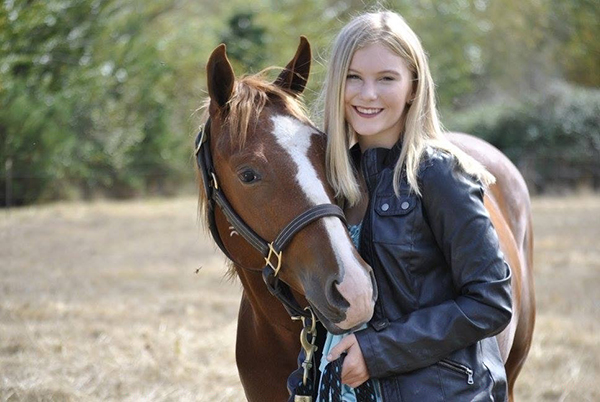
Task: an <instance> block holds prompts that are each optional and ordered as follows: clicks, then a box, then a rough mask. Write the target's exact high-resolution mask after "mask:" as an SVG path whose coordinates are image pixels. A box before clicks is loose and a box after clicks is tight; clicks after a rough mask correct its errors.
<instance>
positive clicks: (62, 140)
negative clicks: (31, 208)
mask: <svg viewBox="0 0 600 402" xmlns="http://www.w3.org/2000/svg"><path fill="white" fill-rule="evenodd" d="M138 9H139V4H137V5H136V4H135V3H134V4H130V5H127V6H125V5H124V4H121V3H120V2H118V1H114V0H105V1H95V0H94V1H92V0H77V1H76V0H71V1H60V2H57V1H51V2H36V3H33V4H31V5H27V6H25V5H24V4H23V3H19V4H18V5H12V4H10V3H8V2H5V4H4V6H3V8H2V9H1V10H2V17H0V24H2V25H0V42H2V44H3V45H2V50H1V54H0V60H2V64H1V65H0V74H1V79H0V82H2V83H4V84H3V86H2V87H1V88H0V102H1V106H2V107H1V109H0V110H1V111H0V132H2V134H3V136H2V137H3V139H2V144H1V148H0V155H1V158H2V160H7V161H11V163H12V171H13V172H14V174H13V175H14V176H15V178H16V179H18V180H16V181H15V183H14V185H13V187H14V188H13V195H14V197H15V202H16V203H28V202H31V201H34V200H37V199H40V198H51V199H52V198H60V197H64V196H66V195H68V193H70V192H72V191H73V190H76V191H77V192H80V193H82V195H84V196H88V195H92V194H95V193H104V192H107V191H110V192H111V193H112V194H113V195H119V194H121V195H128V194H131V193H132V192H135V191H136V190H141V189H143V188H147V187H148V186H151V185H154V182H156V181H159V182H160V181H161V180H166V178H167V176H168V175H169V174H171V175H173V176H176V175H175V173H177V167H176V164H174V162H173V160H169V156H174V155H169V154H170V153H171V154H173V152H174V150H175V149H176V145H177V144H176V143H175V142H174V139H173V138H172V137H171V135H170V134H171V133H170V130H169V129H168V127H169V123H168V121H169V117H170V110H169V109H170V107H169V105H168V104H167V103H166V99H167V97H168V96H169V95H168V93H166V92H165V89H168V83H167V82H165V81H168V80H169V78H170V75H169V74H170V72H169V70H168V68H167V67H166V66H164V65H163V64H161V63H160V62H159V61H157V59H158V50H157V48H156V46H155V45H153V44H152V43H148V42H147V41H146V40H145V39H144V37H143V36H142V35H140V33H141V31H143V30H144V27H145V25H146V24H147V22H148V21H149V20H151V19H152V18H155V17H156V15H157V13H160V9H159V8H157V7H154V8H153V7H146V8H144V10H143V11H144V12H142V13H140V12H138V11H139V10H138ZM171 78H172V77H171ZM161 84H162V85H165V86H164V87H162V86H161ZM179 169H180V170H181V168H179ZM140 172H143V174H144V175H145V176H144V175H140ZM3 173H6V172H3ZM5 176H6V175H5V174H3V175H2V179H0V180H2V181H0V185H1V186H2V189H4V188H5V185H6V183H5V182H4V177H5ZM2 198H4V197H2Z"/></svg>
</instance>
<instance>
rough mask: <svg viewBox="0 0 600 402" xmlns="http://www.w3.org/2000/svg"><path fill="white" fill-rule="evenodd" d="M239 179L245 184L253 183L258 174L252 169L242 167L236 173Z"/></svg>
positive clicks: (256, 179) (258, 178) (258, 177)
mask: <svg viewBox="0 0 600 402" xmlns="http://www.w3.org/2000/svg"><path fill="white" fill-rule="evenodd" d="M238 177H239V178H240V180H241V181H242V182H243V183H245V184H251V183H255V182H257V181H259V180H260V176H259V174H258V173H256V172H255V171H254V170H252V169H244V170H242V172H240V173H239V174H238Z"/></svg>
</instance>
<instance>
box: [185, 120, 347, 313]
mask: <svg viewBox="0 0 600 402" xmlns="http://www.w3.org/2000/svg"><path fill="white" fill-rule="evenodd" d="M195 144H196V161H197V163H198V168H199V169H200V172H201V174H202V181H203V183H204V191H205V193H206V199H207V200H208V226H209V229H210V232H211V234H212V237H213V239H214V241H215V243H217V245H218V246H219V248H220V249H221V251H223V253H224V254H225V255H226V256H227V258H229V259H230V260H231V261H234V259H233V257H232V256H231V254H230V253H229V252H228V251H227V249H226V248H225V245H224V244H223V240H222V239H221V236H220V235H219V232H218V230H217V225H216V222H215V204H216V205H218V206H219V208H221V211H222V212H223V214H224V215H225V217H226V218H227V220H228V221H229V223H230V224H231V225H232V226H233V228H234V229H235V230H236V231H237V232H238V233H239V234H240V235H242V237H243V238H244V239H246V241H247V242H248V243H250V245H252V247H254V248H255V249H256V250H258V251H259V252H260V253H261V254H262V255H263V257H264V258H265V264H266V265H265V267H264V268H263V270H262V276H263V280H264V281H265V284H266V285H267V288H268V289H269V292H270V293H271V294H272V295H273V296H275V297H277V298H278V299H279V300H280V301H281V303H283V306H284V307H285V309H286V310H287V312H288V313H289V315H290V316H291V317H292V318H295V319H298V318H299V317H306V318H311V312H310V311H309V310H305V309H302V307H300V305H299V304H298V302H297V301H296V299H295V298H294V296H293V294H292V291H291V290H290V288H289V286H288V285H287V284H285V283H284V282H282V281H281V280H280V279H279V278H278V277H277V274H278V273H279V270H280V269H281V264H282V260H283V249H284V248H285V247H286V246H287V244H288V243H289V242H290V241H291V240H292V238H293V237H294V235H296V233H298V232H299V231H300V230H302V229H303V228H304V227H305V226H307V225H308V224H309V223H311V222H314V221H316V220H318V219H320V218H323V217H326V216H337V217H338V218H340V219H341V220H342V221H343V222H344V223H345V222H346V217H345V216H344V212H343V211H342V209H341V208H340V207H338V206H337V205H334V204H321V205H317V206H314V207H312V208H310V209H308V210H307V211H305V212H303V213H301V214H300V215H298V216H297V217H296V218H294V219H293V220H292V221H291V222H290V223H288V224H287V226H286V227H285V228H283V230H281V232H280V233H279V235H278V236H277V237H276V238H275V240H273V241H272V242H268V241H266V240H264V239H263V238H262V237H260V236H259V235H258V234H257V233H256V232H255V231H254V230H252V228H250V227H249V226H248V225H247V224H246V223H245V222H244V221H243V219H242V218H241V217H240V216H239V215H238V214H237V213H236V212H235V210H234V209H233V208H232V207H231V204H229V201H227V198H226V197H225V194H223V191H222V190H221V189H220V188H219V183H218V180H217V176H216V173H215V169H214V165H213V162H212V157H211V153H210V118H209V119H208V120H207V121H206V124H205V125H204V128H202V129H200V132H199V133H198V135H197V136H196V142H195ZM273 259H275V261H273ZM234 262H235V261H234Z"/></svg>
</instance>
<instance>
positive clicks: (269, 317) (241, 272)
mask: <svg viewBox="0 0 600 402" xmlns="http://www.w3.org/2000/svg"><path fill="white" fill-rule="evenodd" d="M236 270H237V273H238V276H239V278H240V281H241V282H242V286H243V287H244V292H245V296H246V298H247V300H248V302H249V303H250V305H251V306H252V310H253V312H254V319H255V320H257V322H258V321H260V322H261V323H263V324H265V325H268V326H274V327H279V328H281V329H286V330H288V331H297V330H298V323H296V322H295V321H292V319H291V318H290V316H289V314H288V312H287V311H286V310H285V308H284V307H283V305H282V304H281V302H280V301H279V300H277V299H276V298H275V297H274V296H273V295H271V293H269V291H268V290H267V286H266V285H265V283H264V281H263V279H262V275H261V272H260V271H250V270H247V269H242V268H240V267H238V266H236ZM294 297H296V299H297V300H299V302H300V303H302V302H303V301H304V298H303V296H302V295H300V294H298V293H297V292H294Z"/></svg>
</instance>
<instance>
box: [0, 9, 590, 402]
mask: <svg viewBox="0 0 600 402" xmlns="http://www.w3.org/2000/svg"><path fill="white" fill-rule="evenodd" d="M377 7H386V8H389V9H392V10H395V11H397V12H399V13H400V14H401V15H403V16H404V17H405V19H406V20H407V21H408V23H409V25H411V27H412V28H413V29H414V30H415V31H416V33H417V34H418V35H419V36H420V37H421V40H422V42H423V45H424V47H425V49H426V50H427V52H428V54H429V59H430V64H431V67H432V70H433V75H434V80H435V82H436V84H437V95H438V104H439V108H440V110H441V115H442V122H443V124H444V125H445V127H446V128H447V129H448V130H453V131H463V132H468V133H471V134H474V135H477V136H480V137H482V138H484V139H486V140H488V141H489V142H491V143H492V144H494V145H496V146H497V147H498V148H500V149H501V150H502V151H503V152H504V153H506V154H507V155H508V156H509V157H510V158H511V159H512V160H513V162H514V163H515V164H516V165H517V166H518V168H519V169H520V170H521V172H522V173H523V175H524V176H525V178H526V181H527V183H528V185H529V189H530V192H531V193H532V195H533V199H532V204H533V217H534V228H535V255H534V260H535V276H536V294H537V302H538V312H537V314H538V315H537V322H536V331H535V334H534V343H533V345H532V349H531V352H530V355H529V358H528V360H527V363H526V365H525V368H524V369H523V372H522V374H521V377H520V379H519V381H518V383H517V396H518V399H517V400H518V401H598V400H600V385H599V384H598V380H597V379H598V378H599V376H600V335H599V334H600V320H598V317H600V296H599V294H600V292H599V291H598V289H599V288H600V246H599V244H600V241H599V239H600V194H599V193H598V189H599V188H600V71H599V66H600V41H599V40H598V38H600V11H599V10H600V7H599V4H598V1H597V0H567V1H565V0H502V1H500V0H436V1H432V0H396V1H378V2H370V1H365V0H363V1H343V0H341V1H335V0H304V1H299V0H282V1H274V0H260V1H250V2H248V1H247V0H246V1H242V0H228V1H219V2H215V1H207V0H204V1H203V0H193V1H192V0H161V1H157V0H143V1H142V0H127V1H126V0H46V1H32V0H2V1H1V2H0V401H1V402H4V401H21V400H23V401H80V400H85V401H96V400H98V401H105V400H111V401H113V400H114V401H139V400H143V401H167V400H168V401H206V402H208V401H211V402H213V401H242V400H244V396H243V390H242V388H241V385H240V383H239V379H238V376H237V371H236V368H235V355H234V350H235V332H236V322H237V310H238V303H239V298H240V294H241V285H240V284H239V282H238V281H235V280H233V281H228V280H227V279H224V276H225V271H226V267H225V263H224V262H225V260H224V257H223V256H222V255H221V254H220V252H218V251H215V247H214V244H213V242H212V240H211V239H210V238H209V237H208V236H207V235H206V234H205V233H203V232H201V231H200V230H199V226H201V225H198V221H197V206H196V199H195V195H194V194H195V193H196V191H197V184H196V182H195V174H194V163H195V161H194V159H193V157H192V151H193V149H192V148H193V140H194V137H195V134H196V130H197V127H198V125H199V121H200V116H199V113H198V112H197V109H198V107H199V106H200V105H201V103H202V100H203V99H204V98H205V97H206V96H207V93H206V89H205V88H206V87H205V80H206V76H205V70H204V68H205V67H204V66H205V63H206V61H207V58H208V56H209V54H210V52H211V51H212V49H214V48H215V47H216V46H217V45H218V44H219V43H221V42H224V43H226V44H227V50H228V56H229V58H230V60H231V61H232V63H233V64H234V68H235V70H236V74H237V75H241V74H243V73H254V72H258V71H260V70H262V69H263V68H266V67H269V66H283V65H284V64H285V63H286V62H287V61H288V60H289V59H290V58H291V57H292V55H293V54H294V51H295V49H296V47H297V45H298V41H299V36H300V35H306V36H307V37H308V39H309V40H310V42H311V44H312V47H313V54H314V58H315V62H314V64H313V69H312V75H311V79H310V81H309V87H308V89H307V91H306V93H305V100H306V102H307V104H308V105H309V106H310V105H311V104H313V102H314V101H315V100H316V98H317V96H318V93H319V89H320V85H321V83H322V80H323V77H324V72H325V70H326V65H325V61H326V60H327V55H328V52H329V46H330V45H331V41H332V39H333V37H334V35H335V34H336V33H337V32H338V30H339V29H340V28H341V27H342V26H343V25H344V24H345V23H346V22H347V21H348V20H349V19H350V18H351V17H352V16H353V15H356V14H358V13H361V12H363V11H366V10H371V9H373V8H377ZM275 73H276V72H275ZM314 119H315V121H316V122H318V121H319V116H318V111H316V113H314Z"/></svg>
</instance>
